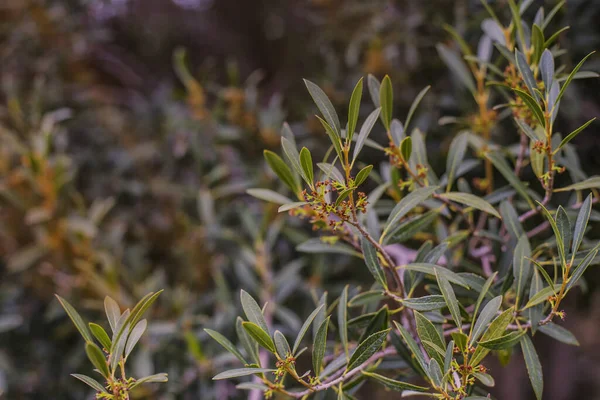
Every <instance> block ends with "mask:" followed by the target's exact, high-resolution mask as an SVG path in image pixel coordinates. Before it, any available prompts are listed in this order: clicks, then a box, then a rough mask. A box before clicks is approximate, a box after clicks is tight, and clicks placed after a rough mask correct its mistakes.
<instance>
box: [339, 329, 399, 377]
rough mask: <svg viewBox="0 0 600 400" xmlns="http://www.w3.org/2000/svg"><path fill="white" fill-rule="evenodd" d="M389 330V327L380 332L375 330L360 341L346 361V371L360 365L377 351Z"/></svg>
mask: <svg viewBox="0 0 600 400" xmlns="http://www.w3.org/2000/svg"><path fill="white" fill-rule="evenodd" d="M389 331H390V330H389V329H386V330H384V331H381V332H375V333H374V334H372V335H371V336H369V337H368V338H367V339H365V341H364V342H362V343H360V344H359V345H358V347H357V348H356V350H355V351H354V353H352V356H351V357H350V361H349V362H348V366H347V367H346V371H350V370H352V369H354V368H356V367H358V366H360V365H362V364H363V363H364V362H365V361H367V360H368V359H369V358H371V356H372V355H373V354H375V353H377V351H378V350H379V349H380V348H381V345H382V344H383V341H384V340H385V338H386V336H387V334H388V332H389Z"/></svg>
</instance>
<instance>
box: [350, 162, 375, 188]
mask: <svg viewBox="0 0 600 400" xmlns="http://www.w3.org/2000/svg"><path fill="white" fill-rule="evenodd" d="M372 169H373V166H372V165H367V166H366V167H364V168H363V169H361V170H360V171H358V174H356V179H355V180H354V185H355V186H359V185H360V184H362V183H363V182H364V181H365V180H366V179H367V178H368V177H369V174H370V173H371V170H372Z"/></svg>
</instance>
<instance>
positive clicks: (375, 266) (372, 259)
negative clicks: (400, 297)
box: [361, 237, 387, 288]
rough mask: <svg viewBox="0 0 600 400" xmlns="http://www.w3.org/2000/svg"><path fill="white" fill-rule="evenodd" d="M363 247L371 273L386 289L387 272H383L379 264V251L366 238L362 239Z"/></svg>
mask: <svg viewBox="0 0 600 400" xmlns="http://www.w3.org/2000/svg"><path fill="white" fill-rule="evenodd" d="M361 247H362V252H363V255H364V257H365V263H366V264H367V268H368V269H369V272H370V273H371V275H373V278H375V280H376V281H377V282H378V283H379V284H380V285H381V286H383V287H384V288H385V287H387V283H386V280H385V272H384V271H383V268H382V267H381V264H379V259H378V258H377V250H376V249H375V247H374V246H373V245H372V244H371V243H369V241H368V240H367V239H366V238H364V237H363V238H361Z"/></svg>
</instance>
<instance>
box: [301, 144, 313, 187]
mask: <svg viewBox="0 0 600 400" xmlns="http://www.w3.org/2000/svg"><path fill="white" fill-rule="evenodd" d="M300 165H301V166H302V171H304V176H306V183H307V184H308V186H312V184H313V180H314V172H313V162H312V157H311V155H310V151H309V150H308V149H307V148H306V147H303V148H302V150H300Z"/></svg>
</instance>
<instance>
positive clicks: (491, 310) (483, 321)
mask: <svg viewBox="0 0 600 400" xmlns="http://www.w3.org/2000/svg"><path fill="white" fill-rule="evenodd" d="M501 305H502V296H497V297H494V298H493V299H492V300H490V301H489V302H488V303H487V304H486V305H485V307H483V310H481V314H479V317H477V322H475V325H474V326H473V329H472V330H471V344H473V343H475V342H476V341H477V340H478V339H479V337H480V336H481V335H482V334H483V332H485V330H486V329H487V326H488V324H489V323H490V322H491V321H492V319H494V317H495V316H496V313H497V312H498V310H499V309H500V306H501Z"/></svg>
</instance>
